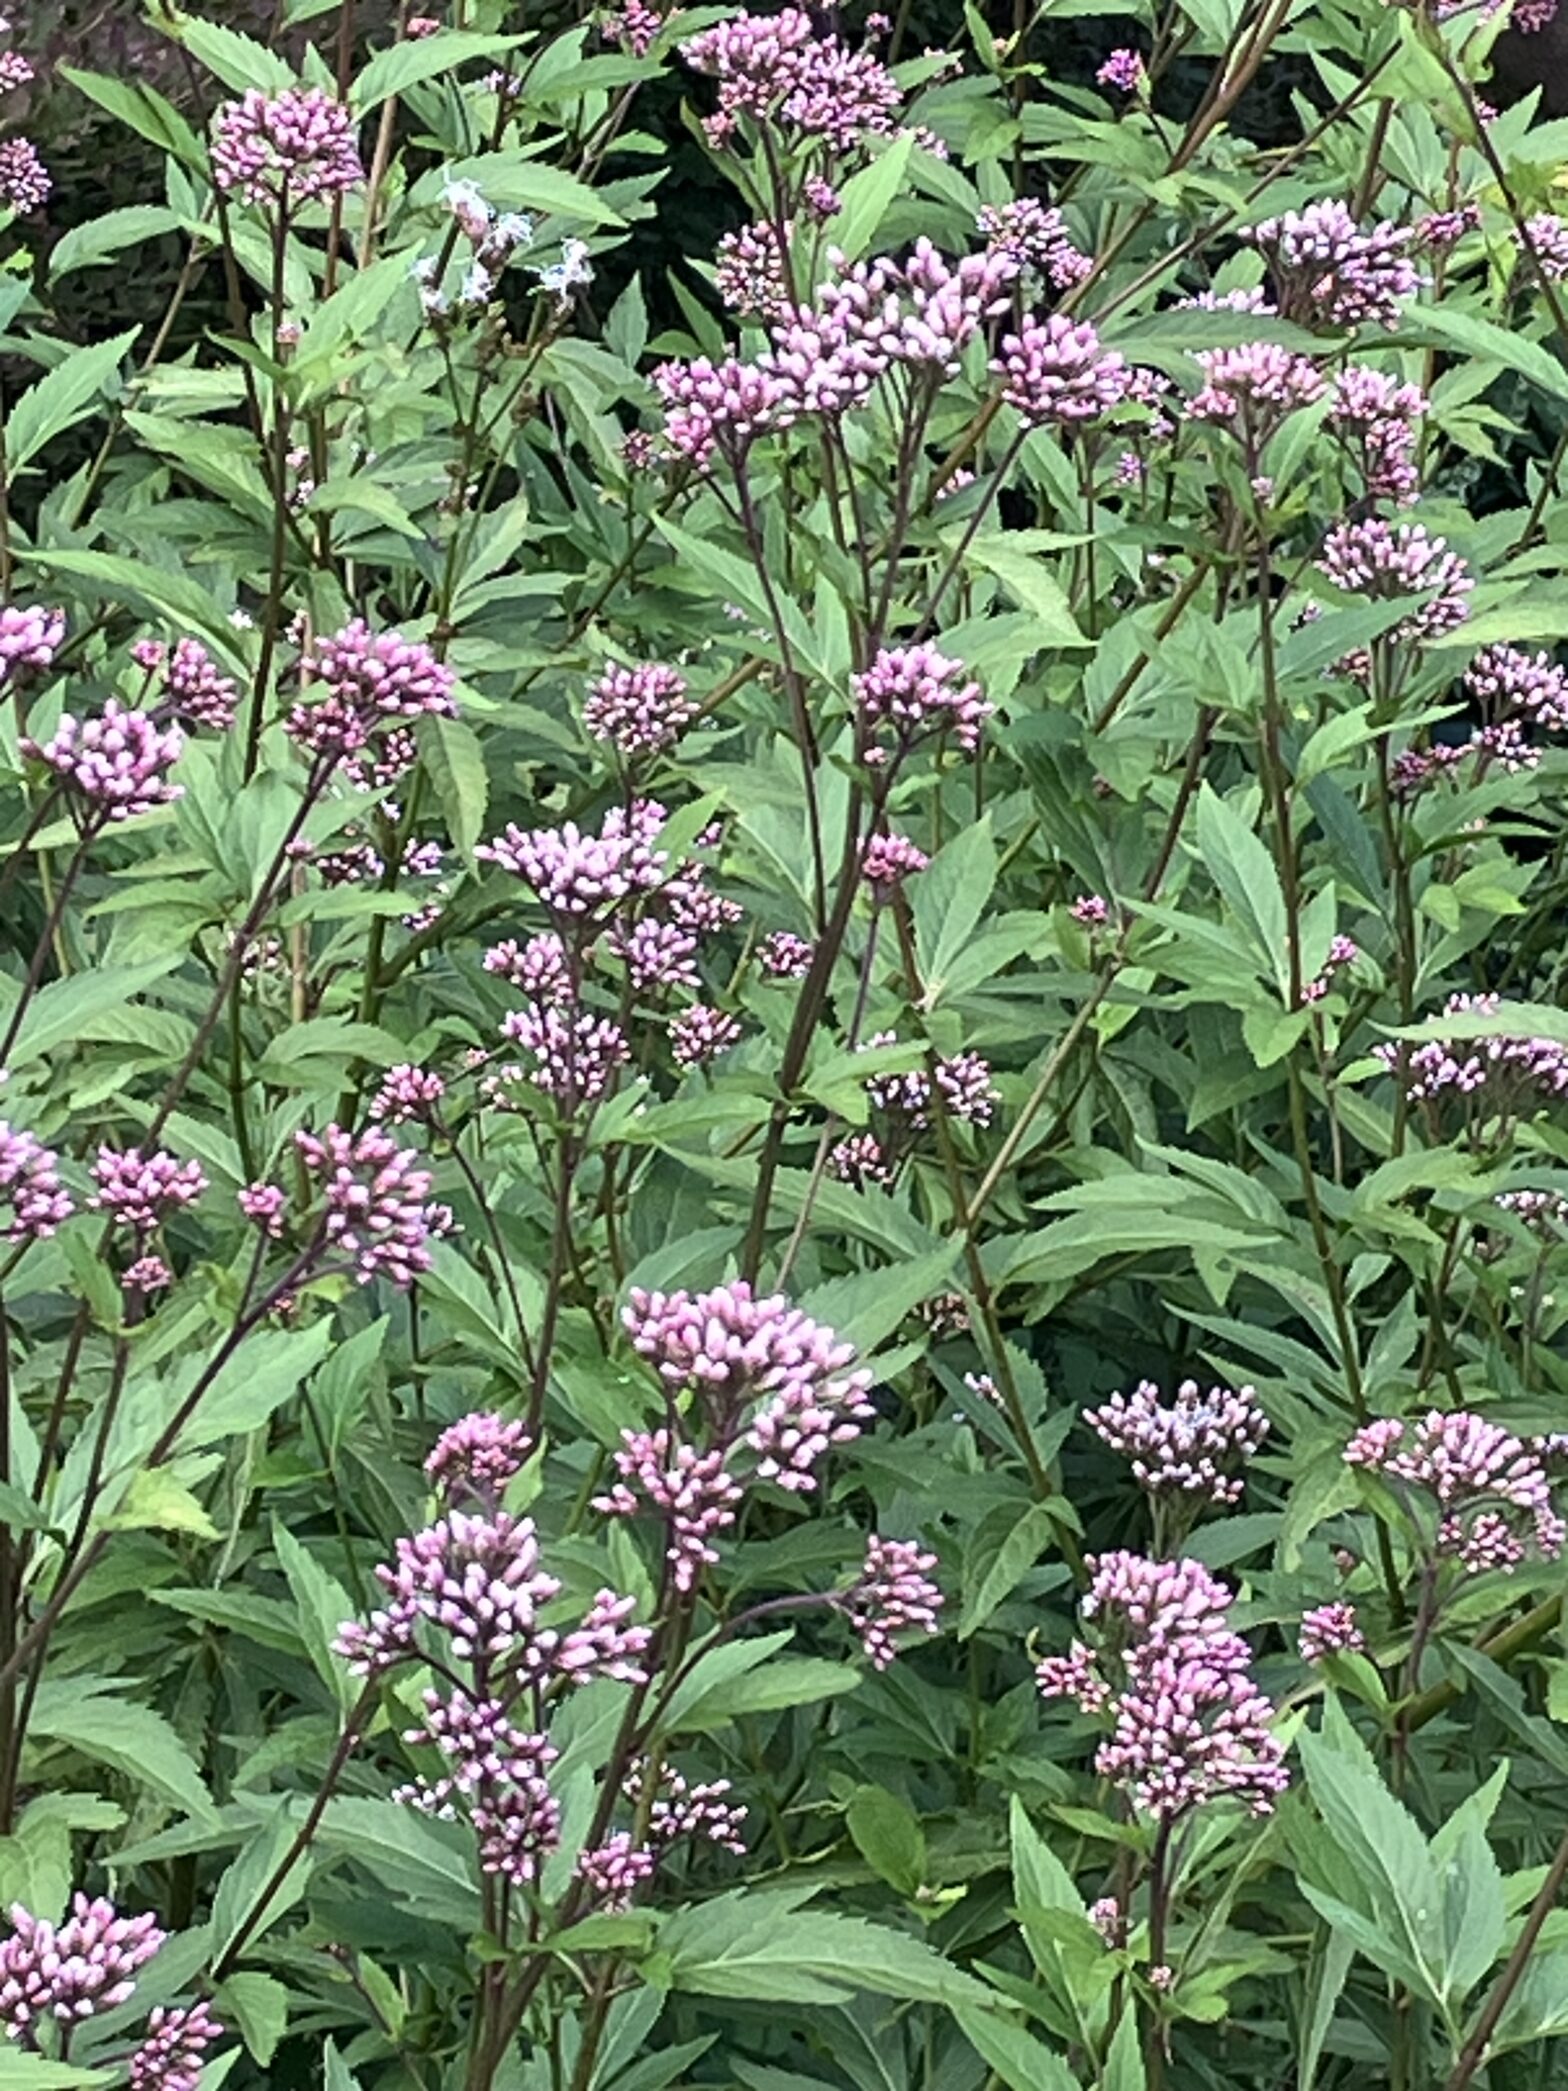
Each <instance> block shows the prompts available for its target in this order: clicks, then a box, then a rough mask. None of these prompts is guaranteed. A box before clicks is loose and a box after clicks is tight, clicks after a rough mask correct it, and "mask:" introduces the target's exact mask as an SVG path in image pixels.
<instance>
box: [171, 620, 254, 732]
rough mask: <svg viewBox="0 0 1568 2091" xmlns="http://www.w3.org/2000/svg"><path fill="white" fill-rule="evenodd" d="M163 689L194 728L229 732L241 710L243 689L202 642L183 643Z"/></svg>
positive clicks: (172, 663)
mask: <svg viewBox="0 0 1568 2091" xmlns="http://www.w3.org/2000/svg"><path fill="white" fill-rule="evenodd" d="M163 687H164V692H165V694H166V696H167V697H168V699H169V702H170V704H171V705H172V706H173V708H174V710H175V711H176V712H177V713H178V714H179V715H180V717H181V718H183V719H187V720H189V722H190V723H191V725H193V726H211V727H213V728H214V729H216V730H217V731H218V732H220V733H222V732H226V731H227V729H228V728H229V727H230V726H232V725H233V724H234V715H235V713H236V712H237V710H238V709H239V698H240V693H239V685H238V684H237V683H236V682H235V681H234V679H233V677H232V676H228V675H225V674H224V673H223V671H222V670H221V669H220V668H219V666H218V664H217V662H216V661H215V660H214V659H213V658H212V655H211V654H210V653H209V652H208V651H207V649H206V647H205V646H203V645H202V643H201V641H200V640H199V639H181V640H179V641H178V642H177V644H176V645H175V648H174V651H173V653H172V654H171V655H170V656H169V661H168V665H167V667H166V668H165V669H164V672H163Z"/></svg>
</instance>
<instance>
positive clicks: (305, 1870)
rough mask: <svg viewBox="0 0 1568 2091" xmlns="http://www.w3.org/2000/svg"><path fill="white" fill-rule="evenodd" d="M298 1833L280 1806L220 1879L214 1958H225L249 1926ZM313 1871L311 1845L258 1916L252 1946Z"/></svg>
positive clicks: (248, 1937)
mask: <svg viewBox="0 0 1568 2091" xmlns="http://www.w3.org/2000/svg"><path fill="white" fill-rule="evenodd" d="M294 1837H295V1826H294V1824H293V1823H292V1822H291V1821H290V1820H289V1816H288V1812H287V1810H286V1809H284V1808H281V1807H279V1808H277V1809H276V1812H275V1813H274V1814H273V1815H272V1817H271V1819H270V1820H269V1821H267V1822H265V1823H263V1825H262V1827H261V1828H260V1829H259V1830H258V1831H257V1832H256V1834H255V1836H253V1837H252V1838H251V1839H250V1841H249V1842H248V1843H247V1844H246V1845H245V1846H244V1847H243V1848H242V1850H241V1851H240V1853H239V1855H238V1856H237V1857H236V1858H235V1859H234V1860H233V1861H232V1862H231V1863H230V1865H229V1866H228V1868H227V1870H226V1871H225V1873H224V1875H223V1878H222V1879H221V1880H220V1881H219V1882H218V1887H217V1892H216V1894H215V1895H214V1897H213V1903H212V1957H213V1959H214V1961H218V1960H222V1959H223V1958H224V1956H225V1955H226V1954H227V1953H228V1950H229V1948H230V1946H231V1945H232V1944H233V1942H234V1940H235V1939H237V1938H238V1937H239V1935H240V1932H241V1929H242V1928H244V1927H246V1926H247V1924H248V1920H249V1919H250V1917H251V1913H252V1912H253V1911H254V1910H255V1909H256V1907H257V1905H258V1903H259V1902H260V1900H261V1897H262V1895H263V1893H264V1892H265V1890H266V1889H267V1887H268V1885H269V1884H270V1882H271V1881H272V1879H273V1876H274V1875H275V1874H276V1872H277V1870H278V1868H279V1867H280V1866H281V1865H282V1863H283V1860H284V1858H285V1857H286V1855H287V1853H288V1851H289V1848H290V1846H291V1845H292V1844H293V1842H294ZM310 1869H311V1855H310V1852H309V1850H308V1848H307V1849H306V1850H305V1851H302V1852H301V1853H300V1855H299V1857H298V1858H297V1859H296V1860H295V1861H294V1863H293V1864H292V1865H291V1866H290V1868H289V1870H288V1872H287V1874H286V1875H285V1876H284V1878H283V1879H282V1880H281V1881H279V1883H278V1885H277V1888H276V1889H275V1890H274V1892H273V1893H272V1894H271V1895H270V1896H269V1897H268V1900H267V1906H266V1908H265V1910H264V1911H262V1912H261V1914H260V1915H259V1916H258V1917H257V1919H256V1923H255V1927H254V1929H247V1930H246V1932H245V1937H246V1948H247V1949H248V1948H249V1947H250V1946H253V1945H255V1944H256V1942H257V1941H258V1940H260V1939H263V1938H265V1937H266V1935H267V1933H268V1932H269V1931H270V1930H271V1929H272V1927H273V1925H274V1924H276V1923H278V1922H279V1921H280V1920H281V1919H282V1918H284V1917H285V1916H287V1915H288V1913H289V1911H290V1910H291V1909H292V1908H293V1907H294V1905H295V1903H296V1902H298V1901H299V1899H300V1897H301V1895H303V1894H304V1892H305V1883H306V1882H307V1881H308V1880H309V1878H310Z"/></svg>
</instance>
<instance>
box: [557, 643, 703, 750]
mask: <svg viewBox="0 0 1568 2091" xmlns="http://www.w3.org/2000/svg"><path fill="white" fill-rule="evenodd" d="M696 716H697V707H696V705H695V704H693V703H692V701H691V699H690V698H689V697H688V696H687V694H686V678H685V676H683V675H681V674H679V673H678V672H677V671H676V670H675V669H674V668H667V667H665V666H663V665H662V664H661V663H660V662H657V661H639V662H636V663H635V664H634V665H632V666H630V667H627V666H623V665H622V664H620V663H619V662H617V663H616V664H615V665H614V666H613V667H610V668H607V669H606V670H605V672H604V674H603V675H601V676H600V677H599V679H598V681H597V682H595V683H594V684H593V685H592V687H591V688H590V690H589V692H588V698H587V702H586V703H585V704H584V706H583V724H584V726H585V727H586V728H587V729H588V731H589V733H590V734H592V736H593V738H594V739H595V740H596V741H607V742H609V744H610V745H611V746H612V747H613V748H615V750H616V751H617V753H619V754H621V755H624V756H628V757H633V758H635V757H637V756H639V755H657V754H658V753H659V752H660V750H661V749H664V748H672V747H673V746H674V745H675V743H676V742H677V741H678V740H679V739H680V737H681V735H682V734H683V733H684V732H685V731H686V728H687V727H688V726H689V725H690V724H691V722H692V720H693V719H694V718H696Z"/></svg>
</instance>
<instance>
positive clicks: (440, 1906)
mask: <svg viewBox="0 0 1568 2091" xmlns="http://www.w3.org/2000/svg"><path fill="white" fill-rule="evenodd" d="M316 1841H317V1843H318V1844H319V1845H321V1846H322V1847H323V1848H324V1849H325V1850H327V1851H331V1852H336V1853H340V1854H341V1855H342V1856H344V1857H346V1858H350V1859H353V1860H355V1861H356V1862H357V1863H358V1864H359V1865H361V1866H363V1867H364V1868H365V1869H366V1871H367V1872H368V1873H370V1874H371V1875H372V1876H373V1878H375V1879H376V1880H377V1881H379V1882H380V1883H381V1885H382V1887H384V1888H385V1889H386V1890H387V1891H388V1893H389V1894H391V1895H392V1896H393V1897H394V1898H395V1900H396V1901H397V1902H398V1903H399V1904H400V1905H401V1906H402V1907H403V1908H406V1909H409V1910H412V1911H413V1912H415V1913H416V1914H417V1915H418V1916H419V1917H421V1918H422V1919H424V1920H425V1921H426V1922H427V1923H431V1924H447V1925H451V1926H453V1927H454V1928H455V1929H457V1930H460V1931H464V1932H470V1931H472V1930H473V1929H474V1928H475V1926H476V1925H477V1924H478V1922H479V1907H480V1905H479V1890H478V1888H477V1887H476V1886H475V1884H474V1875H475V1869H474V1856H473V1841H474V1840H473V1836H472V1834H471V1832H469V1831H467V1830H465V1829H464V1828H463V1827H462V1826H461V1825H460V1824H457V1823H443V1822H431V1821H427V1820H426V1819H425V1818H424V1817H423V1816H421V1815H418V1814H416V1813H415V1812H414V1811H413V1810H412V1809H409V1808H404V1807H400V1806H399V1805H398V1803H397V1802H396V1801H370V1800H357V1799H356V1800H334V1801H329V1802H328V1804H327V1810H326V1813H325V1815H324V1816H323V1817H322V1819H321V1827H320V1829H319V1830H318V1832H317V1834H316Z"/></svg>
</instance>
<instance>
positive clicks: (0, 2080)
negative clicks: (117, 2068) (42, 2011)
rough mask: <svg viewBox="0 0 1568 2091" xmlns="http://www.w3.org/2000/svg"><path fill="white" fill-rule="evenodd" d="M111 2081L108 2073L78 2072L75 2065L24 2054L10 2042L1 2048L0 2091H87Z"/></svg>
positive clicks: (112, 2080) (84, 2070)
mask: <svg viewBox="0 0 1568 2091" xmlns="http://www.w3.org/2000/svg"><path fill="white" fill-rule="evenodd" d="M114 2081H115V2078H114V2075H113V2073H112V2072H111V2071H109V2070H105V2069H81V2068H79V2067H78V2066H77V2065H76V2064H75V2063H74V2062H51V2061H50V2060H49V2059H48V2057H47V2056H45V2055H27V2054H23V2052H22V2051H21V2049H20V2048H16V2047H13V2046H12V2045H11V2043H10V2041H9V2040H8V2041H6V2043H5V2044H4V2046H3V2047H0V2091H87V2086H89V2085H93V2084H112V2083H113V2082H114Z"/></svg>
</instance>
